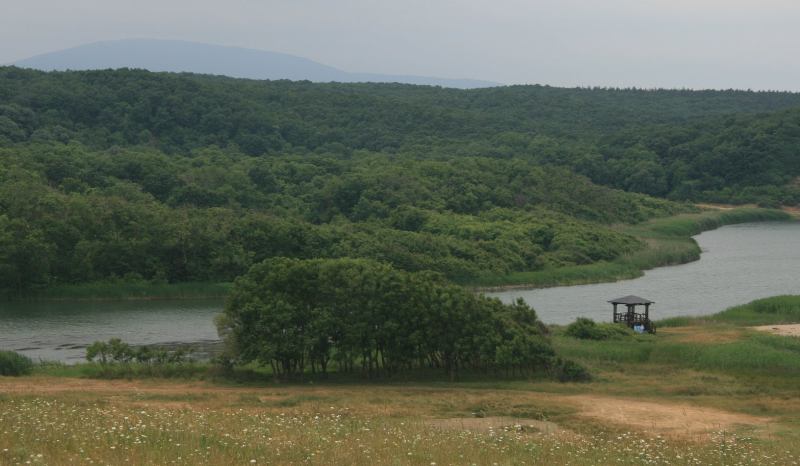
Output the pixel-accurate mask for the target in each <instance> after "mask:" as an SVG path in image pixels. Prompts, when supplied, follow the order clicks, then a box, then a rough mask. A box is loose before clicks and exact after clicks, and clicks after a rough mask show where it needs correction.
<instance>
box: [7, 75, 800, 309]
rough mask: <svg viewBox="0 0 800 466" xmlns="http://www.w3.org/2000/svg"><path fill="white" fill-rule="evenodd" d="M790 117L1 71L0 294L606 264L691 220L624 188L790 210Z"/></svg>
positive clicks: (647, 104) (628, 93) (484, 95)
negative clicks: (256, 270) (381, 270)
mask: <svg viewBox="0 0 800 466" xmlns="http://www.w3.org/2000/svg"><path fill="white" fill-rule="evenodd" d="M793 107H800V95H798V94H791V93H777V92H774V93H764V92H762V93H754V92H743V91H723V92H715V91H704V92H691V91H663V90H659V91H643V90H613V89H559V88H551V87H542V86H513V87H505V88H493V89H480V90H470V91H459V90H453V89H441V88H435V87H422V86H409V85H389V84H312V83H308V82H288V81H274V82H269V81H248V80H236V79H230V78H221V77H211V76H198V75H188V74H165V73H149V72H146V71H138V70H118V71H110V70H109V71H92V72H65V73H43V72H37V71H30V70H21V69H18V68H10V67H6V68H0V258H2V260H1V261H0V283H2V285H0V286H2V287H3V288H4V289H5V292H6V293H25V292H28V291H30V290H35V289H41V288H43V287H48V286H52V285H56V284H79V283H86V282H98V281H106V280H148V281H159V282H170V283H175V282H187V281H229V280H231V279H233V278H234V277H236V276H238V275H240V274H242V273H243V272H244V271H246V270H247V269H249V267H250V266H251V265H252V264H254V263H256V262H260V261H261V260H263V259H266V258H269V257H278V256H286V257H296V258H320V257H364V258H370V259H377V260H380V261H383V262H388V263H391V264H393V265H394V266H396V267H398V268H401V269H404V270H408V271H419V270H433V271H437V272H440V273H442V274H444V275H445V276H446V277H448V278H450V279H452V280H455V281H458V282H461V283H476V282H485V281H486V280H484V279H485V278H486V277H498V276H506V275H509V274H512V273H515V272H530V271H536V270H544V269H552V268H559V267H564V266H574V265H582V264H592V263H597V262H599V261H611V260H614V259H617V258H619V257H621V256H623V255H626V254H630V253H632V252H635V251H638V250H640V249H642V248H643V247H645V245H644V244H643V243H642V241H640V240H639V239H637V238H635V237H633V236H630V235H628V234H626V233H623V232H622V230H620V229H619V228H616V227H615V226H614V225H615V224H619V223H636V222H641V221H643V220H646V219H649V218H653V217H657V216H665V215H670V214H674V213H678V212H682V211H686V210H687V207H686V206H685V205H684V204H678V203H674V202H672V201H668V200H666V199H658V198H656V197H649V196H646V195H643V194H638V193H646V194H649V195H653V196H658V197H662V198H671V199H673V200H723V201H741V202H751V201H757V202H762V203H771V204H774V203H780V202H783V203H796V202H797V201H798V200H800V197H797V189H796V187H793V186H794V185H793V184H792V182H793V180H794V177H796V176H798V175H800V170H798V168H799V164H798V158H797V157H796V155H795V154H794V152H793V149H792V148H793V147H797V144H796V143H797V142H798V141H797V138H798V137H800V132H799V131H798V130H797V128H798V123H799V121H800V120H799V119H798V115H800V113H798V111H797V110H784V109H791V108H793ZM763 112H772V113H769V114H766V115H763V114H762V113H763ZM620 189H622V190H620ZM623 190H627V191H631V192H624V191H623ZM637 192H638V193H637Z"/></svg>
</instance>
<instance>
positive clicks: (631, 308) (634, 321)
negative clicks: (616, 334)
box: [609, 295, 656, 333]
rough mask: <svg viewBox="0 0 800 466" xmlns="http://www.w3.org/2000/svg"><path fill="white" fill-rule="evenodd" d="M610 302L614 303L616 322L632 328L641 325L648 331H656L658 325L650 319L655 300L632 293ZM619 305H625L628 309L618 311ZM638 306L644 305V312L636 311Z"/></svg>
mask: <svg viewBox="0 0 800 466" xmlns="http://www.w3.org/2000/svg"><path fill="white" fill-rule="evenodd" d="M609 303H611V304H613V305H614V322H615V323H622V324H625V325H627V326H628V327H630V328H636V327H641V328H642V329H643V330H644V331H646V332H649V333H656V326H655V324H654V323H653V321H651V320H650V305H651V304H653V303H654V301H650V300H649V299H644V298H640V297H638V296H633V295H630V296H625V297H622V298H617V299H612V300H611V301H609ZM619 305H623V306H625V307H626V309H625V310H624V311H618V310H617V306H619ZM636 306H644V313H641V312H636Z"/></svg>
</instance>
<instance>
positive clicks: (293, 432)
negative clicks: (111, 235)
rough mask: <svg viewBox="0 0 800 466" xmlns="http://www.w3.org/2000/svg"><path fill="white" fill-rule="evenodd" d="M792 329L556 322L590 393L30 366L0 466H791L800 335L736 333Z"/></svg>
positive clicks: (14, 397)
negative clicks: (650, 329) (620, 333)
mask: <svg viewBox="0 0 800 466" xmlns="http://www.w3.org/2000/svg"><path fill="white" fill-rule="evenodd" d="M798 321H800V296H782V297H776V298H770V299H767V300H759V301H756V302H753V303H751V304H748V305H745V306H740V307H736V308H732V309H730V310H728V311H725V312H722V313H720V314H717V315H715V316H711V317H706V318H697V319H685V320H679V319H670V320H668V321H664V322H661V323H660V326H659V333H658V334H657V335H638V336H625V337H621V338H619V339H616V340H608V341H587V340H577V339H574V338H571V337H568V336H566V335H564V333H563V328H558V327H556V328H554V329H553V341H554V344H555V346H556V347H557V348H558V351H559V352H560V353H561V354H562V355H564V356H566V357H569V358H573V359H575V360H577V361H579V362H581V363H583V364H585V365H586V366H587V367H589V368H590V369H591V371H592V373H593V374H594V376H595V377H594V380H593V381H592V382H589V383H568V384H562V383H557V382H553V381H549V380H508V379H492V378H488V377H483V378H482V379H478V378H477V377H466V378H465V379H464V380H465V381H462V382H459V383H451V382H446V381H437V380H428V381H426V382H419V381H416V382H414V381H401V380H378V381H367V380H353V379H350V380H339V381H334V382H326V383H321V382H320V381H315V382H314V381H306V382H304V383H299V382H298V383H292V384H288V383H276V382H272V381H269V380H266V379H263V378H258V377H253V378H250V379H239V381H238V382H235V381H233V380H231V379H222V378H219V377H218V376H215V375H214V374H213V373H210V372H208V371H206V372H204V371H203V370H202V366H199V367H195V368H194V369H191V370H186V372H185V373H184V374H174V373H173V374H168V375H173V376H175V377H177V378H174V379H164V378H160V377H144V375H146V374H142V373H139V374H130V373H129V374H128V378H125V373H124V372H120V373H117V374H103V373H98V372H97V369H96V367H94V368H93V367H92V366H81V367H74V368H63V367H62V368H59V367H58V366H50V367H43V368H39V369H38V371H37V372H36V373H35V374H34V375H31V376H26V377H15V378H11V377H6V378H0V464H4V465H5V464H28V463H27V462H30V463H29V464H52V465H62V464H159V465H161V464H226V465H227V464H362V465H372V464H390V465H392V464H398V465H405V464H411V465H430V464H434V463H435V464H438V465H444V464H498V465H511V464H573V465H589V464H592V465H604V464H714V465H717V464H730V465H738V464H774V465H792V464H798V463H799V462H800V397H798V394H797V387H798V385H799V384H800V339H797V338H792V337H780V336H775V335H770V334H768V333H764V332H760V331H756V330H754V329H752V328H751V327H752V326H753V325H760V324H769V325H777V324H778V323H795V322H798ZM133 375H136V376H135V377H134V376H133ZM156 375H157V374H156ZM106 376H116V377H122V378H117V379H98V378H97V377H106Z"/></svg>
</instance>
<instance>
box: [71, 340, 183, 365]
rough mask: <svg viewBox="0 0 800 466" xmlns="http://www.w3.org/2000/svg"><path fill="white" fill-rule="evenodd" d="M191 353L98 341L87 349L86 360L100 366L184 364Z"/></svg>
mask: <svg viewBox="0 0 800 466" xmlns="http://www.w3.org/2000/svg"><path fill="white" fill-rule="evenodd" d="M188 354H189V352H188V351H187V350H186V349H184V348H178V349H175V350H172V351H170V350H168V349H166V348H161V347H153V346H140V347H138V348H134V347H132V346H131V345H129V344H127V343H125V342H123V341H122V340H120V339H119V338H112V339H110V340H108V341H107V342H106V341H96V342H94V343H92V344H91V345H89V346H88V347H87V348H86V360H87V361H90V362H94V361H97V362H99V363H100V364H103V365H105V364H108V363H121V364H128V363H131V362H133V361H136V362H137V363H141V364H155V365H165V364H182V363H183V362H185V361H186V358H187V356H188Z"/></svg>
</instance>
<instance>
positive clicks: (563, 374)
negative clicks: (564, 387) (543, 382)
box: [553, 358, 592, 382]
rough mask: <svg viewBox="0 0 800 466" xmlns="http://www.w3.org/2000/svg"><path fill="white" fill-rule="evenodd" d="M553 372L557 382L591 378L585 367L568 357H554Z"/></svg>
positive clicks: (579, 380) (583, 380)
mask: <svg viewBox="0 0 800 466" xmlns="http://www.w3.org/2000/svg"><path fill="white" fill-rule="evenodd" d="M553 372H554V373H553V376H554V377H555V378H556V379H558V381H559V382H589V381H591V380H592V374H590V373H589V371H588V370H587V369H586V368H585V367H583V366H581V365H580V364H578V363H577V362H575V361H571V360H569V359H561V358H558V359H556V363H555V365H554V366H553Z"/></svg>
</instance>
